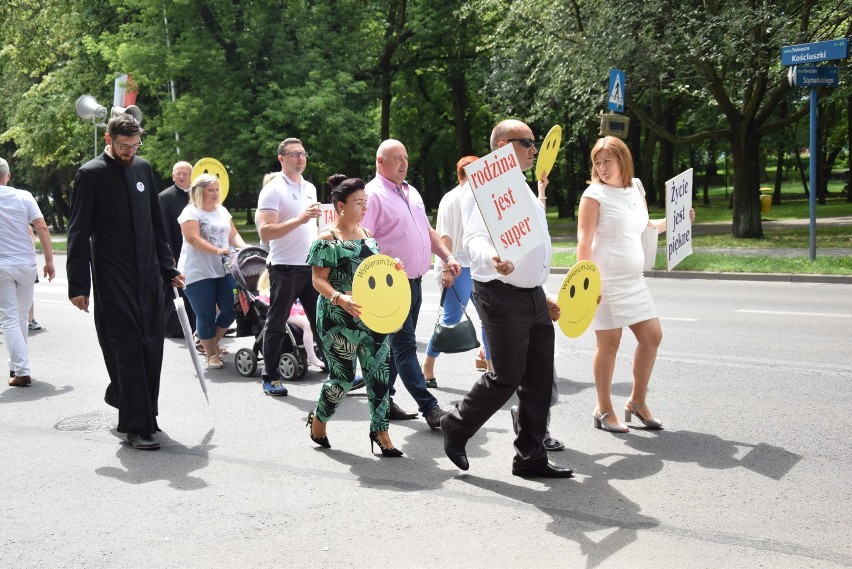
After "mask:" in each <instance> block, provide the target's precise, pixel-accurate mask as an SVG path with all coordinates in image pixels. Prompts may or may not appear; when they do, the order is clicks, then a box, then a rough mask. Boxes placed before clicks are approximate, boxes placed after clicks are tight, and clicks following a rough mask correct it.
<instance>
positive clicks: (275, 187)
mask: <svg viewBox="0 0 852 569" xmlns="http://www.w3.org/2000/svg"><path fill="white" fill-rule="evenodd" d="M278 162H280V163H281V174H279V175H277V176H275V178H274V179H272V180H271V181H270V182H269V183H268V184H266V185H265V186H264V187H263V189H262V190H261V191H260V197H259V198H258V200H257V230H258V234H259V235H260V238H261V239H262V240H263V241H265V242H267V243H269V257H268V258H267V261H266V262H267V266H268V269H269V280H270V283H271V285H272V287H271V289H270V294H269V296H270V300H269V312H268V313H267V315H266V326H265V328H264V334H263V346H262V348H261V349H262V350H263V375H262V384H263V391H264V393H266V394H267V395H276V396H282V395H287V388H286V387H284V385H283V384H282V383H281V378H280V374H279V373H278V361H279V360H280V359H281V350H282V348H283V342H284V337H285V331H284V330H285V328H284V327H285V326H286V325H287V318H289V317H290V308H292V306H293V302H294V301H295V300H296V299H297V298H298V299H299V300H300V301H301V302H302V306H303V307H304V308H305V314H307V316H308V320H309V321H310V324H311V331H312V332H313V333H314V341H315V342H319V337H320V336H319V334H318V333H317V329H316V321H317V314H316V311H317V297H318V293H317V291H316V289H314V286H313V283H312V280H311V267H310V266H309V265H308V264H307V262H306V260H307V257H308V250H309V249H310V247H311V243H313V241H314V239H316V238H317V221H316V220H317V218H318V217H319V216H320V207H319V205H320V204H319V202H318V201H317V189H316V188H315V187H314V185H313V184H312V183H310V182H308V181H307V180H305V179H304V178H303V177H302V172H304V171H305V166H307V163H308V153H307V152H305V147H304V146H302V141H300V140H299V139H298V138H287V139H285V140H284V141H282V142H281V144H279V145H278Z"/></svg>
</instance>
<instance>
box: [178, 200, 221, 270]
mask: <svg viewBox="0 0 852 569" xmlns="http://www.w3.org/2000/svg"><path fill="white" fill-rule="evenodd" d="M177 220H178V223H180V224H183V222H185V221H197V222H198V233H199V234H200V235H201V238H202V239H204V240H205V241H207V242H208V243H212V244H213V245H215V246H216V248H217V249H227V248H228V237H230V235H231V214H230V213H228V210H227V209H225V208H224V207H222V206H221V205H219V206H217V207H216V209H215V210H213V211H204V210H203V209H198V208H197V207H195V206H194V205H192V204H189V205H188V206H186V207H185V208H184V209H183V211H182V212H181V213H180V215H179V216H178V219H177ZM177 268H178V270H179V271H180V272H181V273H183V274H184V276H185V277H186V284H192V283H194V282H197V281H200V280H204V279H218V278H221V277H224V276H225V267H224V266H223V265H222V256H221V255H214V254H212V253H207V252H206V251H201V250H199V249H196V248H195V247H193V246H192V245H190V244H189V243H187V242H186V239H184V240H183V246H182V247H181V249H180V259H178V266H177Z"/></svg>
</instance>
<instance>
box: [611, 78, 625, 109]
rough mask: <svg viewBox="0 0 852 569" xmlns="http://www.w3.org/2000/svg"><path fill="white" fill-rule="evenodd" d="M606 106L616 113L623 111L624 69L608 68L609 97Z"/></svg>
mask: <svg viewBox="0 0 852 569" xmlns="http://www.w3.org/2000/svg"><path fill="white" fill-rule="evenodd" d="M607 108H608V109H609V110H611V111H615V112H616V113H623V112H624V71H619V70H618V69H610V70H609V97H608V98H607Z"/></svg>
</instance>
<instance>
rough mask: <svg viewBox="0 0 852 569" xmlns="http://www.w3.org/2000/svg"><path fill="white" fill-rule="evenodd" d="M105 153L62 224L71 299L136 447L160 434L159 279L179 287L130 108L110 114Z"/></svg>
mask: <svg viewBox="0 0 852 569" xmlns="http://www.w3.org/2000/svg"><path fill="white" fill-rule="evenodd" d="M104 137H105V139H106V142H107V146H106V149H105V150H104V152H103V154H101V155H100V156H98V157H97V158H95V159H93V160H90V161H89V162H87V163H86V164H84V165H83V166H82V167H81V168H80V169H79V170H77V175H76V176H75V178H74V190H73V192H72V194H71V217H70V221H69V222H68V256H67V272H68V298H69V299H70V300H71V303H72V304H73V305H74V306H76V307H77V308H79V309H80V310H82V311H84V312H89V293H90V290H91V289H94V299H95V302H94V308H95V318H94V319H95V329H96V330H97V334H98V343H99V344H100V346H101V351H102V352H103V357H104V363H105V364H106V368H107V373H108V374H109V380H110V384H109V386H107V389H106V396H105V397H104V400H105V401H106V402H107V403H108V404H109V405H112V406H113V407H116V408H117V409H118V432H120V433H127V440H128V441H129V442H130V443H131V444H132V445H133V446H134V447H135V448H138V449H145V450H154V449H158V448H160V443H159V441H158V440H157V438H156V433H157V432H158V431H159V430H160V429H159V427H158V426H157V400H158V396H159V391H160V369H161V367H162V363H163V310H162V306H163V281H171V284H172V285H173V286H178V287H182V286H183V275H181V274H180V272H179V271H178V270H177V269H175V266H174V259H173V257H172V252H171V248H170V247H169V240H168V236H167V234H166V229H165V226H164V225H163V218H162V215H161V214H160V203H159V199H158V197H157V185H156V181H157V176H156V175H155V174H154V169H153V168H151V165H150V164H149V163H148V162H147V161H146V160H144V159H142V158H139V157H137V156H136V152H137V151H138V150H139V147H141V146H142V127H140V126H139V123H138V122H136V119H134V118H133V117H132V116H130V115H128V114H121V115H118V116H115V117H113V118H111V119H110V121H109V124H108V125H107V131H106V133H105V135H104Z"/></svg>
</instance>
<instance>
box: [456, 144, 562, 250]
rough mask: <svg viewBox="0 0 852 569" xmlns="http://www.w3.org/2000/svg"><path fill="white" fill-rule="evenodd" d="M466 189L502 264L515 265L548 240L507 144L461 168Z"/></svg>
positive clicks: (515, 160)
mask: <svg viewBox="0 0 852 569" xmlns="http://www.w3.org/2000/svg"><path fill="white" fill-rule="evenodd" d="M464 171H465V172H466V173H467V180H468V186H469V187H470V189H471V191H472V192H473V197H474V199H475V200H476V205H477V206H478V207H479V211H480V212H481V213H482V218H483V219H484V220H485V226H486V227H487V228H488V234H489V235H490V236H491V241H493V242H494V248H495V249H496V250H497V254H498V255H499V256H500V259H501V260H503V261H512V262H517V261H518V260H519V259H520V258H521V257H523V256H524V255H526V254H527V253H529V252H530V251H532V250H533V249H535V248H536V247H538V246H539V245H541V244H542V243H544V240H545V239H550V236H549V235H548V233H547V228H546V227H544V226H543V225H542V223H541V220H540V219H539V217H538V214H537V212H536V209H535V208H540V207H541V206H540V205H539V204H538V203H536V202H537V201H538V200H537V199H536V198H535V196H534V195H533V193H532V192H531V191H530V188H529V186H528V185H527V179H526V178H525V177H524V173H523V172H522V171H521V167H520V165H519V164H518V157H517V155H516V154H515V149H514V147H513V146H512V145H511V144H507V145H505V146H503V147H501V148H498V149H497V150H495V151H494V152H492V153H491V154H488V155H487V156H484V157H482V158H480V159H479V160H477V161H476V162H473V163H471V164H468V165H467V166H465V167H464Z"/></svg>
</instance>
